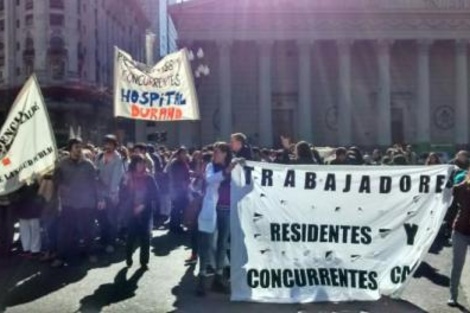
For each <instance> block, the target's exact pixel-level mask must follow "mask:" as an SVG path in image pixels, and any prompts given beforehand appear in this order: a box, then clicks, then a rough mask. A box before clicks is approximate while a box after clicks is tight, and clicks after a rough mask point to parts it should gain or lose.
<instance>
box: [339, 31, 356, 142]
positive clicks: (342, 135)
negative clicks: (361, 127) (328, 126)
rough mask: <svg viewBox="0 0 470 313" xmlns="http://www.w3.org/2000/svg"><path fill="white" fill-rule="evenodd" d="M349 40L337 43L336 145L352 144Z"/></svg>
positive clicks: (350, 44) (350, 42) (350, 43)
mask: <svg viewBox="0 0 470 313" xmlns="http://www.w3.org/2000/svg"><path fill="white" fill-rule="evenodd" d="M352 43H353V42H352V41H351V40H341V41H338V42H337V45H338V53H339V106H338V115H339V116H338V121H339V124H338V143H339V145H341V146H348V145H351V144H352V96H351V46H352Z"/></svg>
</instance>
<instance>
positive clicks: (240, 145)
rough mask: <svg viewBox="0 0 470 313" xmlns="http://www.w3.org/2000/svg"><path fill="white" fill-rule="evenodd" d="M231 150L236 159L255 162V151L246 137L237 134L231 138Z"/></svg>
mask: <svg viewBox="0 0 470 313" xmlns="http://www.w3.org/2000/svg"><path fill="white" fill-rule="evenodd" d="M230 148H231V149H232V152H233V155H234V157H236V158H243V159H245V160H247V161H252V160H253V151H252V149H251V147H250V146H249V145H248V143H247V139H246V136H245V135H244V134H242V133H236V134H233V135H232V136H230Z"/></svg>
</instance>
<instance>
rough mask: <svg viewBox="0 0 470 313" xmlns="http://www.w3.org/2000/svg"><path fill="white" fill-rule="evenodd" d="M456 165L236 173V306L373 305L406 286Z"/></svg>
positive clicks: (259, 166)
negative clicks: (364, 302)
mask: <svg viewBox="0 0 470 313" xmlns="http://www.w3.org/2000/svg"><path fill="white" fill-rule="evenodd" d="M450 172H451V167H450V166H434V167H350V166H342V167H339V166H338V167H332V166H289V167H286V166H285V165H273V164H265V163H253V162H248V163H247V166H246V167H244V168H242V167H237V168H236V169H235V170H234V172H233V174H232V220H231V223H232V232H231V266H232V275H231V277H232V300H235V301H259V302H278V303H297V302H299V303H300V302H316V301H352V300H377V299H379V298H380V296H381V295H396V294H397V293H398V292H399V291H401V289H402V288H403V286H404V284H405V283H406V282H407V280H408V279H409V278H410V276H411V275H412V273H413V272H414V270H416V268H417V267H418V266H419V264H420V262H421V261H422V259H423V257H424V256H425V254H426V253H427V251H428V249H429V248H430V246H431V244H432V242H433V240H434V239H435V237H436V235H437V233H438V231H439V228H440V226H441V223H442V221H443V219H444V215H445V213H446V210H447V208H448V207H449V205H450V203H451V200H452V194H451V189H450V188H449V187H450V186H449V184H448V179H449V176H450Z"/></svg>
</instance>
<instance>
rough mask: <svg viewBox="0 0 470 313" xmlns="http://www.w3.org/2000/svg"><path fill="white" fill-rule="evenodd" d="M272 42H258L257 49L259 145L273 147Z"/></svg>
mask: <svg viewBox="0 0 470 313" xmlns="http://www.w3.org/2000/svg"><path fill="white" fill-rule="evenodd" d="M272 46H273V42H272V41H262V42H258V49H259V74H258V77H259V124H260V131H259V144H260V145H261V146H263V147H271V146H272V145H273V125H272V123H273V121H272V86H271V54H272V51H271V50H272Z"/></svg>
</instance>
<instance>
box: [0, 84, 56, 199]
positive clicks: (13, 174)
mask: <svg viewBox="0 0 470 313" xmlns="http://www.w3.org/2000/svg"><path fill="white" fill-rule="evenodd" d="M0 160H1V164H0V195H6V194H9V193H12V192H14V191H16V190H18V189H19V188H20V187H21V186H22V185H23V184H24V183H26V182H28V181H31V180H33V179H34V178H36V177H38V176H40V175H43V174H46V173H47V172H49V171H51V170H52V169H54V166H55V162H56V160H57V148H56V143H55V137H54V133H53V132H52V128H51V125H50V121H49V114H48V113H47V109H46V105H45V103H44V99H43V97H42V94H41V90H40V88H39V84H38V82H37V80H36V77H35V76H32V77H31V78H29V79H28V81H27V82H26V84H25V85H24V86H23V88H22V89H21V91H20V93H19V95H18V97H17V98H16V100H15V102H14V103H13V106H12V108H11V110H10V113H9V114H8V117H7V119H6V121H5V123H4V124H3V126H2V129H1V131H0Z"/></svg>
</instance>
